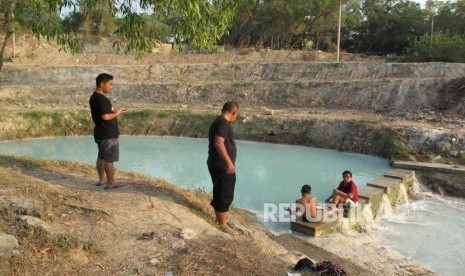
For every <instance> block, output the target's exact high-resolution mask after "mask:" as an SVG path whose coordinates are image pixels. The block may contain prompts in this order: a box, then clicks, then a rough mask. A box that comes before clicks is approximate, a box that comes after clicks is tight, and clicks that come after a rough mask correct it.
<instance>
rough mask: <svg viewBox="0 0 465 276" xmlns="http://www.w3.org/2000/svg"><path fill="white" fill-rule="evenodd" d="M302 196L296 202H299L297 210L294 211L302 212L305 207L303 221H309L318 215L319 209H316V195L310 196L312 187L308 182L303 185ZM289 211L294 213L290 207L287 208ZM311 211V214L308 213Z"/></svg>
mask: <svg viewBox="0 0 465 276" xmlns="http://www.w3.org/2000/svg"><path fill="white" fill-rule="evenodd" d="M300 192H301V194H302V197H301V198H299V199H297V200H296V201H295V203H296V204H297V206H296V210H295V212H294V213H296V214H300V213H301V212H302V210H300V209H301V208H303V209H304V210H303V214H302V221H305V222H309V221H310V220H311V219H314V218H316V217H317V211H316V197H314V196H310V193H311V192H312V187H311V186H310V185H308V184H305V185H303V186H302V189H301V190H300ZM287 210H288V211H289V213H291V214H292V213H293V212H292V210H291V209H290V208H288V209H287ZM307 211H308V212H310V214H308V213H307Z"/></svg>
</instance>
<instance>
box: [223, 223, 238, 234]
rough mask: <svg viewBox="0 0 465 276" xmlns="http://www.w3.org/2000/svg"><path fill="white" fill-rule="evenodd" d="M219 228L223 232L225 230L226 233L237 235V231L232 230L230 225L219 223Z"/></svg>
mask: <svg viewBox="0 0 465 276" xmlns="http://www.w3.org/2000/svg"><path fill="white" fill-rule="evenodd" d="M219 229H220V230H221V231H223V232H225V233H226V234H229V235H231V236H237V235H238V233H237V232H236V231H234V230H233V229H232V228H231V227H229V226H228V225H226V226H224V225H220V226H219Z"/></svg>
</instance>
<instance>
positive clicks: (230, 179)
mask: <svg viewBox="0 0 465 276" xmlns="http://www.w3.org/2000/svg"><path fill="white" fill-rule="evenodd" d="M208 171H209V172H210V176H211V178H212V182H213V200H212V201H211V203H210V204H211V205H212V206H213V209H215V211H217V212H228V211H229V206H230V205H231V203H232V202H233V199H234V187H235V185H236V174H235V173H233V174H227V173H226V171H225V170H224V169H222V168H218V167H216V168H214V167H210V166H209V167H208Z"/></svg>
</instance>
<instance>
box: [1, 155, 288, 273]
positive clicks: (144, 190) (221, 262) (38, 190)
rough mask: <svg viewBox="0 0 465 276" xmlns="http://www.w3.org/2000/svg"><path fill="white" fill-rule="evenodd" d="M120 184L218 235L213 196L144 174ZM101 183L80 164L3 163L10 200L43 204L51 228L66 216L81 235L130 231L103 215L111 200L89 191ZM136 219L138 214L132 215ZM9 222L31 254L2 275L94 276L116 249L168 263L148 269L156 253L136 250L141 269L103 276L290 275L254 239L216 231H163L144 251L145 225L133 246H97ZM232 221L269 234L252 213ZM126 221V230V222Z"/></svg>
mask: <svg viewBox="0 0 465 276" xmlns="http://www.w3.org/2000/svg"><path fill="white" fill-rule="evenodd" d="M117 177H118V178H119V179H121V180H122V181H124V182H127V183H128V184H130V186H131V187H133V188H134V189H130V190H128V192H129V191H130V194H132V196H136V197H137V198H141V197H145V198H147V197H146V195H148V198H149V201H148V202H151V201H153V205H154V206H155V205H156V206H160V205H159V204H160V203H159V202H160V200H166V201H171V202H175V203H177V204H180V205H183V206H185V207H186V208H187V209H188V210H189V211H190V212H192V213H193V214H192V215H196V216H198V217H200V218H203V219H204V220H205V221H207V222H208V223H210V225H211V226H212V227H216V226H215V223H214V213H213V210H212V208H211V206H210V205H209V203H210V200H211V196H210V195H209V194H207V193H206V192H205V191H202V190H200V189H197V190H193V191H189V190H183V189H181V188H179V187H177V186H175V185H173V184H171V183H168V182H166V181H164V180H159V179H153V178H150V177H146V176H143V175H140V174H136V173H125V172H118V173H117ZM94 178H95V171H94V168H93V167H91V166H88V165H84V164H80V163H76V162H68V161H50V160H39V159H34V158H23V157H21V158H18V157H12V156H0V184H1V185H0V191H1V192H2V194H5V195H6V196H8V197H15V196H19V195H21V196H24V197H27V198H34V199H38V200H39V202H40V203H41V204H39V210H38V211H37V214H39V215H38V216H40V217H41V218H42V219H43V220H44V221H47V222H50V223H53V222H55V223H59V224H60V223H61V224H63V223H64V222H65V221H67V220H66V219H65V220H62V216H63V214H67V216H66V217H65V218H72V222H73V223H77V224H79V225H81V226H77V225H75V227H78V228H75V229H81V228H82V227H87V226H86V225H90V224H95V222H105V224H106V225H108V224H109V225H114V226H111V227H110V228H105V229H111V228H112V227H125V226H122V225H117V224H114V223H117V222H118V220H117V219H116V218H115V217H121V216H122V215H123V214H115V213H114V212H111V211H110V213H109V212H108V210H109V209H101V204H99V200H102V199H104V198H105V196H108V194H107V193H102V192H99V190H98V189H95V188H90V189H89V188H86V187H88V186H89V185H91V183H92V179H94ZM83 183H84V184H83ZM79 185H81V186H79ZM86 185H87V186H86ZM76 188H78V189H77V190H76ZM96 192H97V193H96ZM157 204H158V205H157ZM0 206H1V204H0ZM128 206H130V205H128ZM149 208H150V207H149ZM152 208H153V207H152ZM128 211H129V213H130V210H128ZM1 215H2V216H1V217H0V230H4V231H5V232H7V233H11V234H13V235H14V236H15V237H16V238H17V239H18V240H19V243H20V244H21V245H22V246H23V247H24V253H23V254H21V255H19V256H15V257H13V258H11V259H8V260H6V259H3V260H0V265H1V267H2V270H0V275H32V274H33V273H34V272H38V273H39V274H42V275H94V273H97V272H96V271H99V269H100V268H99V267H100V265H99V264H100V261H99V260H101V261H103V260H107V259H108V258H111V256H112V255H113V254H112V253H110V252H112V251H114V249H113V247H112V246H115V245H116V244H115V243H121V242H124V243H126V244H135V245H137V244H139V245H142V244H146V245H147V246H149V245H151V246H155V247H156V252H160V255H159V256H158V257H157V258H158V259H159V261H160V263H159V264H158V265H156V266H150V264H148V266H147V263H150V260H151V259H150V258H152V257H150V256H153V255H152V254H153V253H150V252H151V251H150V250H145V249H143V250H140V251H144V252H138V251H137V250H136V252H137V253H135V254H141V255H140V256H138V257H135V256H128V257H131V258H133V259H134V260H136V263H135V264H134V265H133V266H130V267H128V266H125V265H123V264H115V266H114V267H108V266H106V265H105V264H104V263H101V264H102V271H101V275H114V272H115V271H118V270H119V269H123V270H121V273H123V272H124V273H129V274H130V273H135V274H138V273H139V274H141V273H142V274H145V273H148V275H158V274H157V273H158V272H162V273H164V272H166V271H172V272H173V273H174V274H175V275H284V274H285V272H286V271H287V270H288V266H287V265H286V264H284V263H283V262H282V261H281V260H279V259H278V258H276V257H275V256H272V255H269V253H264V252H268V251H267V250H264V249H263V248H261V245H260V244H257V243H256V242H255V241H254V239H253V238H252V237H250V236H248V235H241V236H239V237H238V238H232V237H230V236H228V235H223V234H219V233H218V234H212V231H211V230H208V231H207V232H208V233H207V232H205V233H203V234H200V235H198V236H197V237H196V238H193V239H182V238H180V237H181V232H182V229H179V228H176V227H174V228H173V225H167V224H163V225H161V226H159V227H158V228H152V229H153V230H155V232H154V235H155V239H154V240H153V241H151V242H150V241H147V242H145V243H142V244H141V242H140V241H139V242H135V243H134V239H136V240H137V238H138V237H139V236H140V235H141V233H142V232H140V230H139V231H138V230H137V229H138V228H137V227H138V225H133V226H134V227H135V228H134V229H133V228H131V229H128V228H125V231H128V232H129V233H132V234H129V235H128V236H126V237H125V238H126V240H125V241H123V240H122V241H119V242H115V241H114V240H113V239H111V240H112V241H111V242H110V241H109V240H103V239H101V238H105V237H108V236H107V234H105V233H100V234H99V235H100V236H99V237H100V238H99V241H97V240H94V239H92V238H89V237H88V236H79V235H76V234H70V233H69V232H65V233H63V234H59V235H49V234H48V233H46V232H43V231H41V230H40V229H34V230H30V229H26V228H24V227H21V226H20V224H18V223H17V221H16V220H17V217H18V214H12V213H11V212H10V213H8V212H6V211H5V209H3V211H2V212H1ZM231 215H232V217H233V218H234V219H235V221H234V222H235V223H236V222H238V223H241V224H242V225H246V226H247V227H249V226H250V228H248V229H250V230H252V231H255V230H256V231H263V229H262V227H261V226H259V225H256V224H254V223H253V222H251V220H253V215H252V214H250V213H249V212H247V211H244V210H240V209H236V208H232V210H231ZM68 221H69V220H68ZM119 221H120V222H124V220H121V218H120V220H119ZM79 227H81V228H79ZM98 231H103V230H98ZM105 231H107V230H105ZM213 232H214V231H213ZM102 234H103V236H102ZM110 236H111V235H110ZM179 242H180V246H179V247H173V244H174V243H179ZM101 243H103V244H101ZM142 248H144V247H142ZM76 250H78V251H79V252H81V254H83V255H84V256H85V257H86V258H88V259H89V260H90V259H92V261H91V264H89V265H86V266H85V267H80V266H79V264H77V263H76V261H75V260H74V259H73V256H72V255H73V254H74V253H75V252H76ZM119 254H121V257H122V258H125V257H124V256H125V254H131V253H127V252H126V253H125V252H124V251H123V252H120V253H119ZM147 258H148V259H147ZM103 267H104V268H105V269H103ZM157 271H158V272H157ZM124 273H123V274H124ZM124 275H126V274H124Z"/></svg>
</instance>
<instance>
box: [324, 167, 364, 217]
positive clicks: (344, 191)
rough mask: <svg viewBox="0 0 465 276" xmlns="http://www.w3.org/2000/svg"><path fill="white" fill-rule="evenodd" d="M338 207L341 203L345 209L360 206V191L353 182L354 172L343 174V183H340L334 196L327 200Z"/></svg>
mask: <svg viewBox="0 0 465 276" xmlns="http://www.w3.org/2000/svg"><path fill="white" fill-rule="evenodd" d="M331 200H332V203H333V204H334V205H335V206H338V204H339V203H343V204H344V206H345V207H349V208H352V207H356V206H357V205H358V190H357V185H355V183H354V181H353V180H352V172H350V171H344V172H343V173H342V181H341V183H339V186H338V187H337V189H335V190H334V191H333V195H332V196H331V197H330V198H328V199H327V200H326V202H331Z"/></svg>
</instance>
